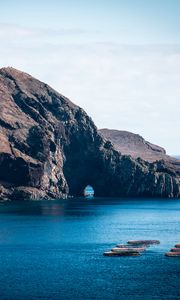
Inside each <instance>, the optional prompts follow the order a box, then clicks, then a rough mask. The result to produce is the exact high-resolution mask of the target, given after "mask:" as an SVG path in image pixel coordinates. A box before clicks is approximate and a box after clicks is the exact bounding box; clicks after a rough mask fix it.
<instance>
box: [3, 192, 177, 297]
mask: <svg viewBox="0 0 180 300" xmlns="http://www.w3.org/2000/svg"><path fill="white" fill-rule="evenodd" d="M130 239H159V240H160V241H161V244H160V245H159V246H153V247H151V248H149V249H148V251H147V252H146V253H143V254H142V256H140V257H116V258H115V257H112V258H111V257H104V256H103V255H102V254H103V252H104V251H106V250H109V249H111V248H112V247H113V246H115V245H116V244H117V243H125V242H127V240H130ZM178 242H180V201H179V200H158V199H154V200H149V199H133V200H131V199H128V200H127V199H99V198H98V199H96V198H95V199H94V200H92V199H89V200H85V199H75V198H74V199H70V200H58V201H37V202H35V201H34V202H33V201H27V202H16V203H14V202H3V203H0V299H13V300H14V299H61V300H64V299H74V300H75V299H80V300H81V299H85V300H86V299H87V300H88V299H104V300H105V299H109V300H110V299H116V300H117V299H122V300H125V299H126V300H127V299H142V300H144V299H145V300H146V299H148V300H149V299H180V258H167V257H165V256H164V253H165V252H167V251H168V250H169V249H170V248H171V247H172V246H174V244H175V243H178Z"/></svg>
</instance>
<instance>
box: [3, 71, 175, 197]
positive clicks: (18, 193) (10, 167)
mask: <svg viewBox="0 0 180 300" xmlns="http://www.w3.org/2000/svg"><path fill="white" fill-rule="evenodd" d="M162 152H163V150H162ZM88 184H90V185H91V186H93V188H94V190H95V195H96V196H107V197H109V196H111V197H112V196H118V197H119V196H129V197H137V196H141V197H180V170H179V167H178V166H176V164H175V165H173V164H171V163H169V162H168V161H166V160H165V159H163V158H162V159H161V160H159V161H155V162H150V161H147V160H143V159H142V158H135V157H133V156H130V155H123V154H122V153H121V151H119V150H118V149H116V147H115V146H113V145H112V142H111V141H109V140H108V139H107V138H105V137H104V136H102V134H101V133H99V132H98V130H97V128H96V126H95V125H94V123H93V121H92V120H91V118H90V117H89V116H88V115H87V114H86V113H85V111H84V110H83V109H82V108H80V107H78V106H76V105H75V104H74V103H72V102H71V101H70V100H69V99H67V98H66V97H64V96H62V95H61V94H59V93H58V92H56V91H55V90H53V89H52V88H51V87H49V86H48V85H47V84H45V83H43V82H41V81H39V80H37V79H35V78H33V77H31V76H30V75H28V74H26V73H23V72H21V71H18V70H15V69H13V68H2V69H0V199H2V200H6V199H13V200H16V199H17V200H25V199H42V198H45V199H50V198H61V197H67V196H81V195H82V193H83V190H84V187H85V186H86V185H88Z"/></svg>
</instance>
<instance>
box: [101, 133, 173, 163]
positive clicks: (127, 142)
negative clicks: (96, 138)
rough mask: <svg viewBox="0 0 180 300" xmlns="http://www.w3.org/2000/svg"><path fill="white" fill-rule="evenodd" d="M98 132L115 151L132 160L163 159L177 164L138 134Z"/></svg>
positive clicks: (152, 160) (158, 147) (164, 152)
mask: <svg viewBox="0 0 180 300" xmlns="http://www.w3.org/2000/svg"><path fill="white" fill-rule="evenodd" d="M99 132H100V133H101V134H102V135H103V136H104V137H105V138H106V139H108V140H110V141H111V142H112V143H113V145H114V147H115V149H116V150H117V151H119V152H121V154H124V155H131V156H132V157H133V158H138V157H140V158H142V159H143V160H146V161H148V162H155V161H157V160H162V159H163V160H166V161H174V162H176V163H179V162H177V161H176V159H174V158H173V157H170V156H168V155H167V154H166V151H165V149H164V148H162V147H160V146H157V145H154V144H152V143H150V142H148V141H146V140H145V139H144V138H143V137H142V136H140V135H139V134H135V133H132V132H129V131H123V130H115V129H107V128H104V129H100V130H99Z"/></svg>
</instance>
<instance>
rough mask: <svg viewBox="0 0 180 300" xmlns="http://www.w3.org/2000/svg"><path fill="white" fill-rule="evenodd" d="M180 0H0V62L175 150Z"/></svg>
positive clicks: (102, 121)
mask: <svg viewBox="0 0 180 300" xmlns="http://www.w3.org/2000/svg"><path fill="white" fill-rule="evenodd" d="M179 12H180V2H179V1H177V0H174V1H173V0H172V1H168V0H167V1H166V0H164V1H163V0H156V1H155V0H152V1H149V2H147V1H142V0H134V1H132V0H127V1H123V0H122V1H120V0H119V1H116V0H112V1H111V2H109V1H106V0H104V1H101V0H99V1H91V2H84V1H76V2H74V1H66V2H64V1H57V0H52V1H51V2H49V1H46V0H44V1H42V0H40V1H38V3H36V1H35V0H32V1H31V2H29V3H27V1H24V2H23V1H20V0H15V1H13V3H12V1H10V0H7V1H6V2H4V3H2V4H1V11H0V17H1V21H0V38H1V48H0V66H1V67H6V66H12V67H14V68H17V69H19V70H22V71H25V72H27V73H30V74H31V75H32V76H34V77H36V78H38V79H40V80H42V81H44V82H46V83H48V84H49V85H51V86H52V87H53V88H55V89H56V90H57V91H59V92H60V93H62V94H64V95H65V96H66V97H68V98H70V99H71V101H73V102H74V103H76V104H77V105H79V106H81V107H82V108H83V109H85V111H86V112H87V113H88V114H89V115H90V116H91V117H92V119H93V120H94V122H95V124H96V125H97V127H98V128H110V129H118V130H126V131H130V132H134V133H138V134H140V135H142V136H143V137H144V138H145V139H146V140H148V141H150V142H152V143H154V144H157V145H160V146H162V147H164V148H165V149H166V151H167V153H168V154H172V155H173V154H174V155H179V154H180V150H179V144H178V143H179V141H180V132H179V130H178V129H179V127H180V119H179V111H180V84H179V82H180V35H179V29H180V19H179Z"/></svg>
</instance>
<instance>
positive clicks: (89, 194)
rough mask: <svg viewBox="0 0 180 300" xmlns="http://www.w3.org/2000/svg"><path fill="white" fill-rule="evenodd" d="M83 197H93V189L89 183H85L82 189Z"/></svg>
mask: <svg viewBox="0 0 180 300" xmlns="http://www.w3.org/2000/svg"><path fill="white" fill-rule="evenodd" d="M84 197H86V198H93V197H94V189H93V187H92V186H91V185H87V186H86V187H85V189H84Z"/></svg>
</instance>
